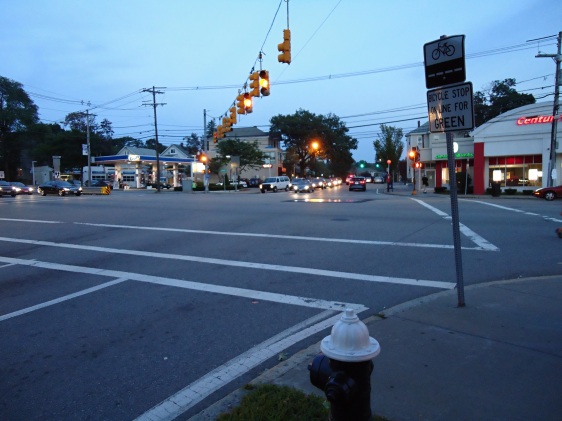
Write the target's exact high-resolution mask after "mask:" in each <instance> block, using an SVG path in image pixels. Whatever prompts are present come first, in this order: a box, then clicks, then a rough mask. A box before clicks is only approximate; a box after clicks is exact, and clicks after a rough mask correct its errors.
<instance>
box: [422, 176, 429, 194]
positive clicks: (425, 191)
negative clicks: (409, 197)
mask: <svg viewBox="0 0 562 421" xmlns="http://www.w3.org/2000/svg"><path fill="white" fill-rule="evenodd" d="M428 181H429V180H428V179H427V175H425V174H424V175H423V177H422V184H423V192H424V193H427V187H428V186H429V182H428Z"/></svg>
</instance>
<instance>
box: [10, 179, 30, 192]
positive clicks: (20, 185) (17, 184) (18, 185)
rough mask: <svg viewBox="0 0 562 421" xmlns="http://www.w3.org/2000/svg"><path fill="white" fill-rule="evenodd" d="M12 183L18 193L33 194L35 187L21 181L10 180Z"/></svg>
mask: <svg viewBox="0 0 562 421" xmlns="http://www.w3.org/2000/svg"><path fill="white" fill-rule="evenodd" d="M10 184H11V185H12V186H14V187H15V188H16V193H17V194H33V192H34V191H35V188H34V187H32V186H26V185H25V184H23V183H20V182H19V181H10Z"/></svg>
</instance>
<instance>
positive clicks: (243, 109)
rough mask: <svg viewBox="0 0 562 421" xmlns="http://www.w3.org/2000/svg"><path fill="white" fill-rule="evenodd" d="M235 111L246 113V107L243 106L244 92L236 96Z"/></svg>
mask: <svg viewBox="0 0 562 421" xmlns="http://www.w3.org/2000/svg"><path fill="white" fill-rule="evenodd" d="M236 108H237V110H236V113H238V114H246V107H245V106H244V94H239V95H238V96H237V97H236Z"/></svg>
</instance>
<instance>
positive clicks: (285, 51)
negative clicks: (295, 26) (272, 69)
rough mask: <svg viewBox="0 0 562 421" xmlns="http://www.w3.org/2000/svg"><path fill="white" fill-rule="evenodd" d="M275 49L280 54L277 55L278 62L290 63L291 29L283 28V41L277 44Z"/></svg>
mask: <svg viewBox="0 0 562 421" xmlns="http://www.w3.org/2000/svg"><path fill="white" fill-rule="evenodd" d="M277 51H280V52H281V54H279V55H278V56H277V60H278V61H279V62H280V63H287V64H291V30H290V29H283V42H282V43H281V44H277Z"/></svg>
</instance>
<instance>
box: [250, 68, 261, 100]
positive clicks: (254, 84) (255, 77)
mask: <svg viewBox="0 0 562 421" xmlns="http://www.w3.org/2000/svg"><path fill="white" fill-rule="evenodd" d="M250 89H251V90H250V95H251V96H260V75H259V73H258V72H254V73H252V74H251V75H250Z"/></svg>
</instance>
